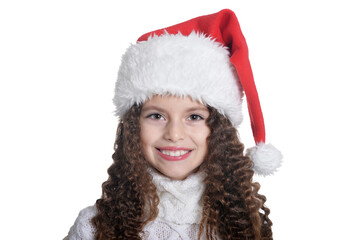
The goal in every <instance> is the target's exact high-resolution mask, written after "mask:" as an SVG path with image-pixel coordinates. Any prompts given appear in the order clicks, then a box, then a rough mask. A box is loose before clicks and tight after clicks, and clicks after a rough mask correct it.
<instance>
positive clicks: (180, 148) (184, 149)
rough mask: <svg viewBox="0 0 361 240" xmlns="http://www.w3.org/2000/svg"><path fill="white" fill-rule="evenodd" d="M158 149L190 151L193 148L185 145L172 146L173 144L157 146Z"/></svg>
mask: <svg viewBox="0 0 361 240" xmlns="http://www.w3.org/2000/svg"><path fill="white" fill-rule="evenodd" d="M157 149H160V150H169V151H180V150H183V151H190V150H192V149H190V148H185V147H172V146H167V147H157Z"/></svg>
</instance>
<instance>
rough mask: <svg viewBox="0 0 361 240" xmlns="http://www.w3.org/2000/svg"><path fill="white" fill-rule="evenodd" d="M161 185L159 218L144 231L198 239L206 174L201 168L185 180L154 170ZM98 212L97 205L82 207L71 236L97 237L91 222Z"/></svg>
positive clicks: (73, 239) (152, 239)
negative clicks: (178, 179) (169, 176)
mask: <svg viewBox="0 0 361 240" xmlns="http://www.w3.org/2000/svg"><path fill="white" fill-rule="evenodd" d="M150 173H151V174H152V176H153V182H154V184H155V185H156V187H157V192H158V196H159V198H160V202H159V205H158V211H159V213H158V216H157V218H156V219H155V220H154V221H152V222H150V223H148V224H147V225H146V226H145V227H144V229H143V232H144V233H143V234H142V235H141V237H142V239H149V240H165V239H169V240H171V239H172V240H180V239H182V240H195V239H197V237H198V232H199V230H198V229H199V222H200V221H201V218H202V202H201V197H202V195H203V192H204V184H203V179H204V177H205V174H204V173H202V172H198V173H195V174H192V175H190V176H188V177H187V178H186V179H185V180H183V181H177V180H171V179H169V178H167V177H165V176H163V175H160V174H158V173H156V172H155V171H154V170H150ZM95 214H96V207H95V206H90V207H87V208H85V209H83V210H82V211H80V213H79V216H78V218H77V219H76V221H75V223H74V225H73V226H72V227H71V228H70V231H69V234H68V236H67V237H66V238H65V239H67V240H94V234H95V228H94V227H93V226H92V224H91V223H90V220H91V219H92V217H93V216H94V215H95Z"/></svg>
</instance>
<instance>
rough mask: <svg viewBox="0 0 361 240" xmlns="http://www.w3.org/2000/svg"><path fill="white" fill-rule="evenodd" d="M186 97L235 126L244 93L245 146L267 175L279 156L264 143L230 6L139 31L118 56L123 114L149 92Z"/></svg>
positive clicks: (118, 102) (244, 48)
mask: <svg viewBox="0 0 361 240" xmlns="http://www.w3.org/2000/svg"><path fill="white" fill-rule="evenodd" d="M155 94H158V95H174V96H180V97H185V96H189V97H191V98H192V99H193V100H198V101H200V102H201V103H203V104H207V105H209V106H212V107H214V108H216V109H217V110H218V111H219V112H220V113H221V114H223V115H225V116H226V117H228V119H230V121H231V122H232V124H233V125H234V126H235V127H237V126H239V124H240V123H241V122H242V118H243V117H242V111H241V110H242V107H241V104H242V97H243V94H245V95H246V98H247V105H248V112H249V116H250V120H251V126H252V131H253V136H254V140H255V143H256V146H255V147H253V148H251V149H248V150H247V155H249V157H250V158H251V159H252V160H253V162H254V171H255V172H256V173H257V174H259V175H263V176H266V175H270V174H272V173H274V172H275V170H276V169H277V168H278V167H280V165H281V159H282V155H281V153H280V151H278V150H277V149H276V148H274V147H273V146H272V145H271V144H265V140H266V139H265V126H264V120H263V114H262V110H261V106H260V102H259V99H258V93H257V89H256V86H255V83H254V79H253V74H252V69H251V65H250V62H249V58H248V48H247V44H246V40H245V38H244V36H243V34H242V32H241V28H240V26H239V23H238V20H237V17H236V15H235V14H234V12H232V11H231V10H229V9H224V10H221V11H220V12H218V13H214V14H210V15H205V16H200V17H197V18H194V19H191V20H188V21H186V22H183V23H180V24H177V25H174V26H170V27H167V28H162V29H159V30H156V31H152V32H149V33H146V34H144V35H142V36H141V37H140V38H139V39H138V41H137V43H136V44H133V45H131V46H130V47H129V48H128V49H127V51H126V52H125V54H124V55H123V57H122V63H121V66H120V69H119V73H118V80H117V82H116V88H115V96H114V99H113V102H114V104H115V106H116V115H117V116H119V117H122V116H123V115H124V114H125V112H127V111H128V110H129V109H130V108H131V107H132V106H133V105H134V104H135V103H136V104H142V103H144V102H145V101H146V100H148V99H150V98H151V97H152V96H153V95H155Z"/></svg>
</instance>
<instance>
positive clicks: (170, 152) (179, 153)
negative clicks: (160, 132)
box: [160, 150, 188, 157]
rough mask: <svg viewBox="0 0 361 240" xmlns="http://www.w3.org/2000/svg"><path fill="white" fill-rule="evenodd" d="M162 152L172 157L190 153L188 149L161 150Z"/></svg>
mask: <svg viewBox="0 0 361 240" xmlns="http://www.w3.org/2000/svg"><path fill="white" fill-rule="evenodd" d="M160 152H161V153H163V154H165V155H168V156H172V157H179V156H181V155H184V154H186V153H188V151H183V150H178V151H169V150H160Z"/></svg>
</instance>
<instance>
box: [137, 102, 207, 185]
mask: <svg viewBox="0 0 361 240" xmlns="http://www.w3.org/2000/svg"><path fill="white" fill-rule="evenodd" d="M208 117H209V112H208V109H207V108H206V107H205V106H204V105H202V104H201V103H199V102H196V101H193V100H192V99H191V98H189V97H187V98H183V99H182V98H178V97H175V96H159V95H155V96H153V98H152V99H150V100H148V101H147V102H145V103H144V104H143V107H142V112H141V115H140V128H141V130H140V136H141V143H142V149H143V153H144V156H145V159H146V160H147V161H148V162H149V163H150V165H152V166H153V167H154V168H155V169H157V170H158V171H159V172H161V173H162V174H164V175H165V176H167V177H169V178H171V179H175V180H183V179H185V178H186V177H187V176H188V175H189V174H191V173H192V172H195V171H196V170H197V169H198V167H199V166H200V165H201V163H202V162H203V160H204V158H205V155H206V153H207V141H206V139H207V137H208V135H209V133H210V130H209V127H208V126H207V125H206V119H207V118H208Z"/></svg>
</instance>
